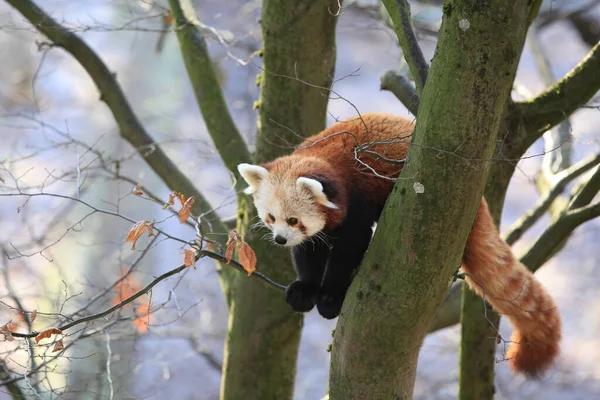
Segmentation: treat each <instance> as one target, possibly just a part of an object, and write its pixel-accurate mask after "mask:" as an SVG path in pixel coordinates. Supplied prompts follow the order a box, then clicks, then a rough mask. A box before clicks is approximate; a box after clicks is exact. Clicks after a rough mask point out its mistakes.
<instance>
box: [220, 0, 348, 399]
mask: <svg viewBox="0 0 600 400" xmlns="http://www.w3.org/2000/svg"><path fill="white" fill-rule="evenodd" d="M336 7H338V2H337V1H330V0H318V1H315V0H301V1H295V0H265V1H264V2H263V8H262V18H261V26H262V32H263V41H264V44H263V65H262V71H261V73H260V75H259V76H258V78H257V79H258V81H257V82H258V83H259V85H260V87H261V90H260V98H259V101H258V104H257V105H258V110H259V129H258V136H257V142H256V152H255V154H254V162H255V163H263V162H267V161H270V160H272V159H274V158H276V157H278V156H280V155H282V154H286V153H289V152H291V151H292V150H293V146H294V145H295V144H297V143H299V142H300V141H301V140H302V138H303V137H306V136H308V135H311V134H314V133H317V132H318V131H320V130H322V129H323V128H324V127H325V118H326V108H327V101H328V97H329V91H328V88H329V87H330V85H331V79H332V77H333V73H334V65H335V26H336V21H337V17H336V16H335V15H334V14H333V11H334V10H335V9H336ZM330 11H331V12H330ZM250 203H251V200H250V198H249V197H243V196H241V197H240V201H239V206H238V230H239V231H240V232H241V233H242V234H243V236H244V237H245V239H246V240H247V241H248V242H249V243H250V245H251V246H252V248H253V249H254V250H255V252H256V255H257V259H258V268H259V269H260V271H261V272H262V273H264V274H266V275H267V276H269V277H270V278H272V279H273V280H275V281H277V282H281V283H286V284H287V283H291V282H292V281H293V280H294V278H295V274H294V272H293V269H292V266H291V263H290V259H289V254H288V252H287V251H284V250H282V249H278V248H275V247H273V246H272V245H270V244H269V243H268V242H266V241H264V240H262V241H261V240H260V239H261V236H262V234H264V232H262V233H261V232H255V231H251V230H248V229H246V227H247V226H248V222H249V221H250V220H251V219H253V218H254V217H255V216H256V214H255V212H254V209H253V206H252V205H251V204H250ZM230 290H231V292H230V300H231V302H230V304H231V306H230V319H229V331H228V335H227V340H226V347H225V363H224V367H223V380H222V385H221V398H222V399H228V400H229V399H231V400H238V399H245V400H251V399H258V400H263V399H278V400H279V399H291V398H292V397H293V390H294V380H295V375H296V358H297V353H298V345H299V341H300V333H301V329H302V316H301V315H300V314H297V313H294V312H292V310H291V308H290V307H289V306H288V305H287V304H286V303H285V300H284V296H283V294H282V293H281V292H279V291H275V290H273V289H272V288H268V287H265V286H264V285H263V284H262V283H260V282H258V281H257V280H254V279H248V278H247V277H245V276H243V275H239V276H236V277H235V278H234V279H233V282H232V283H231V286H230Z"/></svg>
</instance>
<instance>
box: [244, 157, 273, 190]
mask: <svg viewBox="0 0 600 400" xmlns="http://www.w3.org/2000/svg"><path fill="white" fill-rule="evenodd" d="M237 169H238V171H239V173H240V175H241V176H242V178H244V180H245V181H246V183H248V185H249V186H248V187H247V188H246V189H245V190H244V193H246V194H252V193H255V192H256V191H257V190H258V187H259V186H260V183H261V182H262V181H263V180H264V179H265V178H266V177H267V176H268V175H269V171H268V170H267V169H266V168H264V167H261V166H260V165H251V164H239V165H238V166H237Z"/></svg>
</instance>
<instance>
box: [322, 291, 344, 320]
mask: <svg viewBox="0 0 600 400" xmlns="http://www.w3.org/2000/svg"><path fill="white" fill-rule="evenodd" d="M345 297H346V292H339V291H327V290H325V291H324V290H323V289H321V291H320V292H319V296H318V297H317V310H319V314H321V316H322V317H323V318H327V319H334V318H335V317H337V316H338V315H340V311H341V309H342V305H343V304H344V298H345Z"/></svg>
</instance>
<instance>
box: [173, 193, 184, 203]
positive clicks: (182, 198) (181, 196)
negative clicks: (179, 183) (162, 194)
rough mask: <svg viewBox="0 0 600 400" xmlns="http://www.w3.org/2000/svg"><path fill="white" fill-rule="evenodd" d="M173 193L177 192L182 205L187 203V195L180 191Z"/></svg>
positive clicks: (176, 194)
mask: <svg viewBox="0 0 600 400" xmlns="http://www.w3.org/2000/svg"><path fill="white" fill-rule="evenodd" d="M173 193H175V196H177V198H178V199H179V202H180V203H181V205H184V204H185V196H184V195H183V194H181V193H179V192H173Z"/></svg>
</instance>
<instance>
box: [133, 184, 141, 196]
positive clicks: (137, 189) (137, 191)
mask: <svg viewBox="0 0 600 400" xmlns="http://www.w3.org/2000/svg"><path fill="white" fill-rule="evenodd" d="M131 193H133V194H135V195H136V196H141V195H143V194H144V192H142V185H140V184H139V183H138V184H137V185H135V186H134V187H133V189H131Z"/></svg>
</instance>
